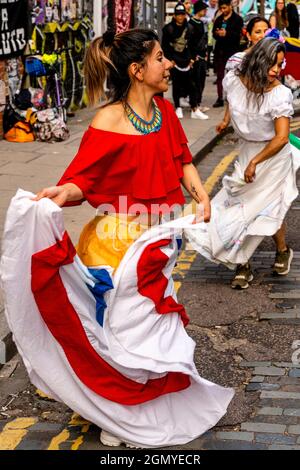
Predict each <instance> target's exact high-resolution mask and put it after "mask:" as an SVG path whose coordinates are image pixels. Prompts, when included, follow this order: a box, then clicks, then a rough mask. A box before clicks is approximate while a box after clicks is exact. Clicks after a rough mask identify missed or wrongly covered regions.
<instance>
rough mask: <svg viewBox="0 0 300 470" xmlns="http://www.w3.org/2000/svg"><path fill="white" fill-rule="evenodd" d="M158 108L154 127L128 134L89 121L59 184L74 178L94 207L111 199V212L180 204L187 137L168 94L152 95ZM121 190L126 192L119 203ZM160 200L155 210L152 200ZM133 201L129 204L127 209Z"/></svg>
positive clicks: (187, 157) (165, 209)
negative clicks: (159, 124)
mask: <svg viewBox="0 0 300 470" xmlns="http://www.w3.org/2000/svg"><path fill="white" fill-rule="evenodd" d="M155 100H156V103H157V105H158V106H159V108H160V110H161V113H162V127H161V129H160V130H159V132H153V133H150V134H147V135H143V134H141V135H128V134H119V133H116V132H110V131H104V130H100V129H95V128H93V127H91V126H90V127H89V128H88V130H87V131H86V132H85V134H84V135H83V138H82V141H81V144H80V147H79V150H78V153H77V155H76V156H75V158H74V159H73V161H72V162H71V164H70V165H69V167H68V168H67V169H66V171H65V173H64V174H63V176H62V178H61V179H60V181H59V182H58V185H62V184H65V183H74V184H76V185H77V186H78V187H79V188H80V189H81V190H82V192H83V195H84V199H83V200H81V201H76V202H68V203H66V205H78V204H81V203H82V202H83V201H84V200H87V201H88V202H89V203H90V204H91V205H92V206H93V207H99V206H102V205H104V204H105V205H107V204H108V205H112V206H113V207H114V210H115V211H116V212H122V213H124V212H129V213H133V212H134V213H136V212H158V211H159V212H161V213H166V212H169V209H168V207H170V206H172V205H173V204H183V203H184V196H183V193H182V189H181V186H180V180H181V178H182V176H183V171H182V166H183V164H185V163H190V162H191V161H192V155H191V152H190V151H189V148H188V146H187V138H186V136H185V133H184V131H183V129H182V126H181V124H180V122H179V119H178V118H177V116H176V114H175V111H174V109H173V107H172V105H171V103H169V102H168V101H167V100H165V99H163V98H160V97H155ZM120 196H126V198H125V199H126V201H127V209H124V204H123V202H124V198H122V200H123V202H122V204H121V206H122V207H121V206H120ZM156 205H157V206H160V208H159V210H157V209H156V208H155V206H156ZM132 207H133V210H132V209H131V208H132Z"/></svg>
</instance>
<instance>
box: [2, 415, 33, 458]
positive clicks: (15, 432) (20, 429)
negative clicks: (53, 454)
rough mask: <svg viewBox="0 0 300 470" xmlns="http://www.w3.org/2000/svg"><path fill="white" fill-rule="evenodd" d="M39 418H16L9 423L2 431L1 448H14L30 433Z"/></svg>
mask: <svg viewBox="0 0 300 470" xmlns="http://www.w3.org/2000/svg"><path fill="white" fill-rule="evenodd" d="M37 420H38V419H37V418H16V419H14V420H13V421H10V422H9V423H7V424H6V425H5V426H4V428H3V430H2V432H1V433H0V450H14V449H15V448H16V447H17V446H18V445H19V444H20V442H21V441H22V439H24V437H25V436H26V434H27V433H28V428H30V426H32V425H33V424H35V423H36V422H37Z"/></svg>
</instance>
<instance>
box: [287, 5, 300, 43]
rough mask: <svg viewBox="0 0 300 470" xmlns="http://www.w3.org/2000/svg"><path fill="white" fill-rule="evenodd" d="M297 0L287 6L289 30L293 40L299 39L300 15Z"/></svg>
mask: <svg viewBox="0 0 300 470" xmlns="http://www.w3.org/2000/svg"><path fill="white" fill-rule="evenodd" d="M295 1H296V0H290V1H289V3H288V4H287V6H286V11H287V18H288V22H289V24H288V27H287V30H288V32H289V33H290V35H291V37H292V38H297V39H298V38H299V13H298V9H297V6H296V3H295Z"/></svg>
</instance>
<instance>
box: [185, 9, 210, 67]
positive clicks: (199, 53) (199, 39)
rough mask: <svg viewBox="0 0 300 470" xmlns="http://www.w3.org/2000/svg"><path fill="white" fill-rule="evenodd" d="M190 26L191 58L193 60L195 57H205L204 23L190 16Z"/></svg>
mask: <svg viewBox="0 0 300 470" xmlns="http://www.w3.org/2000/svg"><path fill="white" fill-rule="evenodd" d="M189 24H190V26H192V34H191V52H192V58H193V59H194V60H195V58H196V57H201V59H205V57H206V52H207V41H208V38H207V33H206V32H205V27H204V23H203V21H201V20H197V19H196V18H192V19H191V20H190V22H189Z"/></svg>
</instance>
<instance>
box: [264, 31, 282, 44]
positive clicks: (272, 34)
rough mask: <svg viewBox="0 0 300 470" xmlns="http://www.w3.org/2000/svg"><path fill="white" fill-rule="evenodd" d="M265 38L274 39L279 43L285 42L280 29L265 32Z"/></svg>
mask: <svg viewBox="0 0 300 470" xmlns="http://www.w3.org/2000/svg"><path fill="white" fill-rule="evenodd" d="M265 38H273V39H277V41H279V42H285V39H284V37H283V36H282V35H281V34H280V31H279V29H277V28H269V29H267V31H266V32H265Z"/></svg>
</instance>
